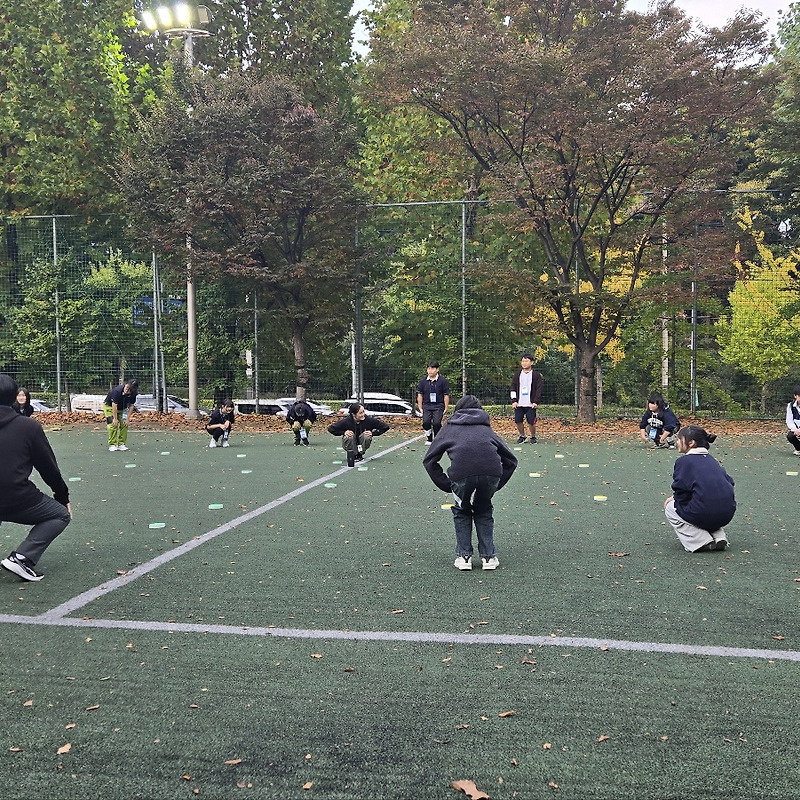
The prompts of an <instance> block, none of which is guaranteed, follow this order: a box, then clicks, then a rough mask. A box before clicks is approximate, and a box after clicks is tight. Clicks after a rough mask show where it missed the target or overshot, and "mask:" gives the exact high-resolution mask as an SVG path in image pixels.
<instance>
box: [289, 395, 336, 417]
mask: <svg viewBox="0 0 800 800" xmlns="http://www.w3.org/2000/svg"><path fill="white" fill-rule="evenodd" d="M275 402H276V403H280V404H281V405H282V406H284V407H285V410H282V411H279V412H278V416H279V417H285V416H286V412H287V411H288V410H289V409H290V408H291V407H292V406H293V405H294V404H295V403H296V402H297V399H296V398H294V397H279V398H278V399H277V400H276V401H275ZM306 403H308V404H309V405H310V406H311V408H313V409H314V411H316V412H317V415H318V416H320V417H329V416H331V415H332V414H333V413H334V411H333V409H332V408H331V407H330V406H328V405H325V403H315V402H314V401H313V400H309V399H308V398H306Z"/></svg>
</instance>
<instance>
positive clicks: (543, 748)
mask: <svg viewBox="0 0 800 800" xmlns="http://www.w3.org/2000/svg"><path fill="white" fill-rule="evenodd" d="M552 748H553V745H551V744H550V742H545V743H544V744H543V745H542V750H551V749H552Z"/></svg>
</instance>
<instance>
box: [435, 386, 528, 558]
mask: <svg viewBox="0 0 800 800" xmlns="http://www.w3.org/2000/svg"><path fill="white" fill-rule="evenodd" d="M445 453H446V454H447V456H448V458H449V459H450V468H449V469H448V470H447V473H445V471H444V470H443V469H442V467H441V466H440V465H439V461H440V460H441V458H442V456H443V455H445ZM422 464H423V466H424V467H425V469H426V470H427V472H428V475H429V476H430V479H431V480H432V481H433V482H434V483H435V484H436V485H437V486H438V487H439V488H440V489H441V490H442V491H443V492H452V494H453V525H454V526H455V531H456V560H455V562H454V564H453V566H455V567H456V569H460V570H469V569H472V553H473V549H472V524H473V522H474V523H475V530H476V533H477V535H478V553H479V554H480V557H481V560H482V563H483V569H489V570H491V569H497V567H498V566H499V565H500V561H499V559H498V557H497V551H496V550H495V546H494V516H493V515H492V512H493V510H494V509H493V506H492V497H493V496H494V493H495V492H496V491H498V490H499V489H502V488H503V487H504V486H505V485H506V483H508V480H509V478H510V477H511V475H512V474H513V473H514V470H515V469H516V468H517V459H516V457H515V456H514V454H513V453H512V452H511V450H510V448H509V447H508V445H507V444H506V443H505V442H504V441H503V440H502V439H501V438H500V437H499V436H498V435H497V434H496V433H495V432H494V431H493V430H492V426H491V423H490V422H489V415H488V414H487V413H486V412H485V411H484V410H483V408H482V407H481V404H480V401H479V400H478V398H477V397H475V396H474V395H471V394H466V395H464V397H462V398H461V399H460V400H459V401H458V403H456V407H455V410H454V412H453V416H452V417H451V418H450V421H449V422H448V423H447V425H445V426H444V427H443V428H442V429H441V431H439V433H438V434H437V435H436V437H435V438H434V440H433V442H432V443H431V446H430V449H429V450H428V452H427V453H426V454H425V458H424V459H423V461H422Z"/></svg>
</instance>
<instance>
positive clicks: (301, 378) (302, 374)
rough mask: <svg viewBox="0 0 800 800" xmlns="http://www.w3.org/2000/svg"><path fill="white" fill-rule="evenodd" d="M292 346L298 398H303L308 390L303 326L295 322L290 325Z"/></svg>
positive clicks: (296, 395)
mask: <svg viewBox="0 0 800 800" xmlns="http://www.w3.org/2000/svg"><path fill="white" fill-rule="evenodd" d="M292 346H293V347H294V367H295V370H296V371H297V393H296V394H295V397H296V398H297V399H298V400H305V399H306V394H307V392H308V370H307V369H306V343H305V341H304V339H303V327H302V326H301V325H300V324H299V323H297V322H295V323H294V325H292Z"/></svg>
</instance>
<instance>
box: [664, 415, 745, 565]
mask: <svg viewBox="0 0 800 800" xmlns="http://www.w3.org/2000/svg"><path fill="white" fill-rule="evenodd" d="M716 438H717V437H716V436H715V435H714V434H712V433H708V432H707V431H706V430H704V429H703V428H701V427H700V426H699V425H687V426H685V427H683V428H681V429H680V431H679V432H678V436H677V440H676V441H677V446H678V451H679V452H680V453H681V454H682V457H681V458H679V459H678V460H677V461H676V462H675V466H674V467H673V472H672V497H669V498H667V500H666V502H665V503H664V513H665V514H666V517H667V521H668V522H669V524H670V525H672V527H673V528H674V530H675V533H676V535H677V537H678V540H679V541H680V543H681V544H682V545H683V547H684V549H685V550H687V551H689V552H690V553H698V552H705V551H707V550H725V548H726V547H727V546H728V536H727V534H726V533H725V529H724V528H723V526H724V525H727V524H728V523H729V522H730V521H731V520H732V519H733V515H734V514H735V513H736V499H735V497H734V491H733V486H734V483H733V478H731V476H730V475H728V473H727V472H725V470H724V469H723V467H722V466H721V465H720V464H719V462H718V461H717V460H716V459H715V458H714V457H713V456H711V455H710V454H709V452H708V448H709V446H710V445H711V443H712V442H713V441H714V440H715V439H716Z"/></svg>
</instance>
